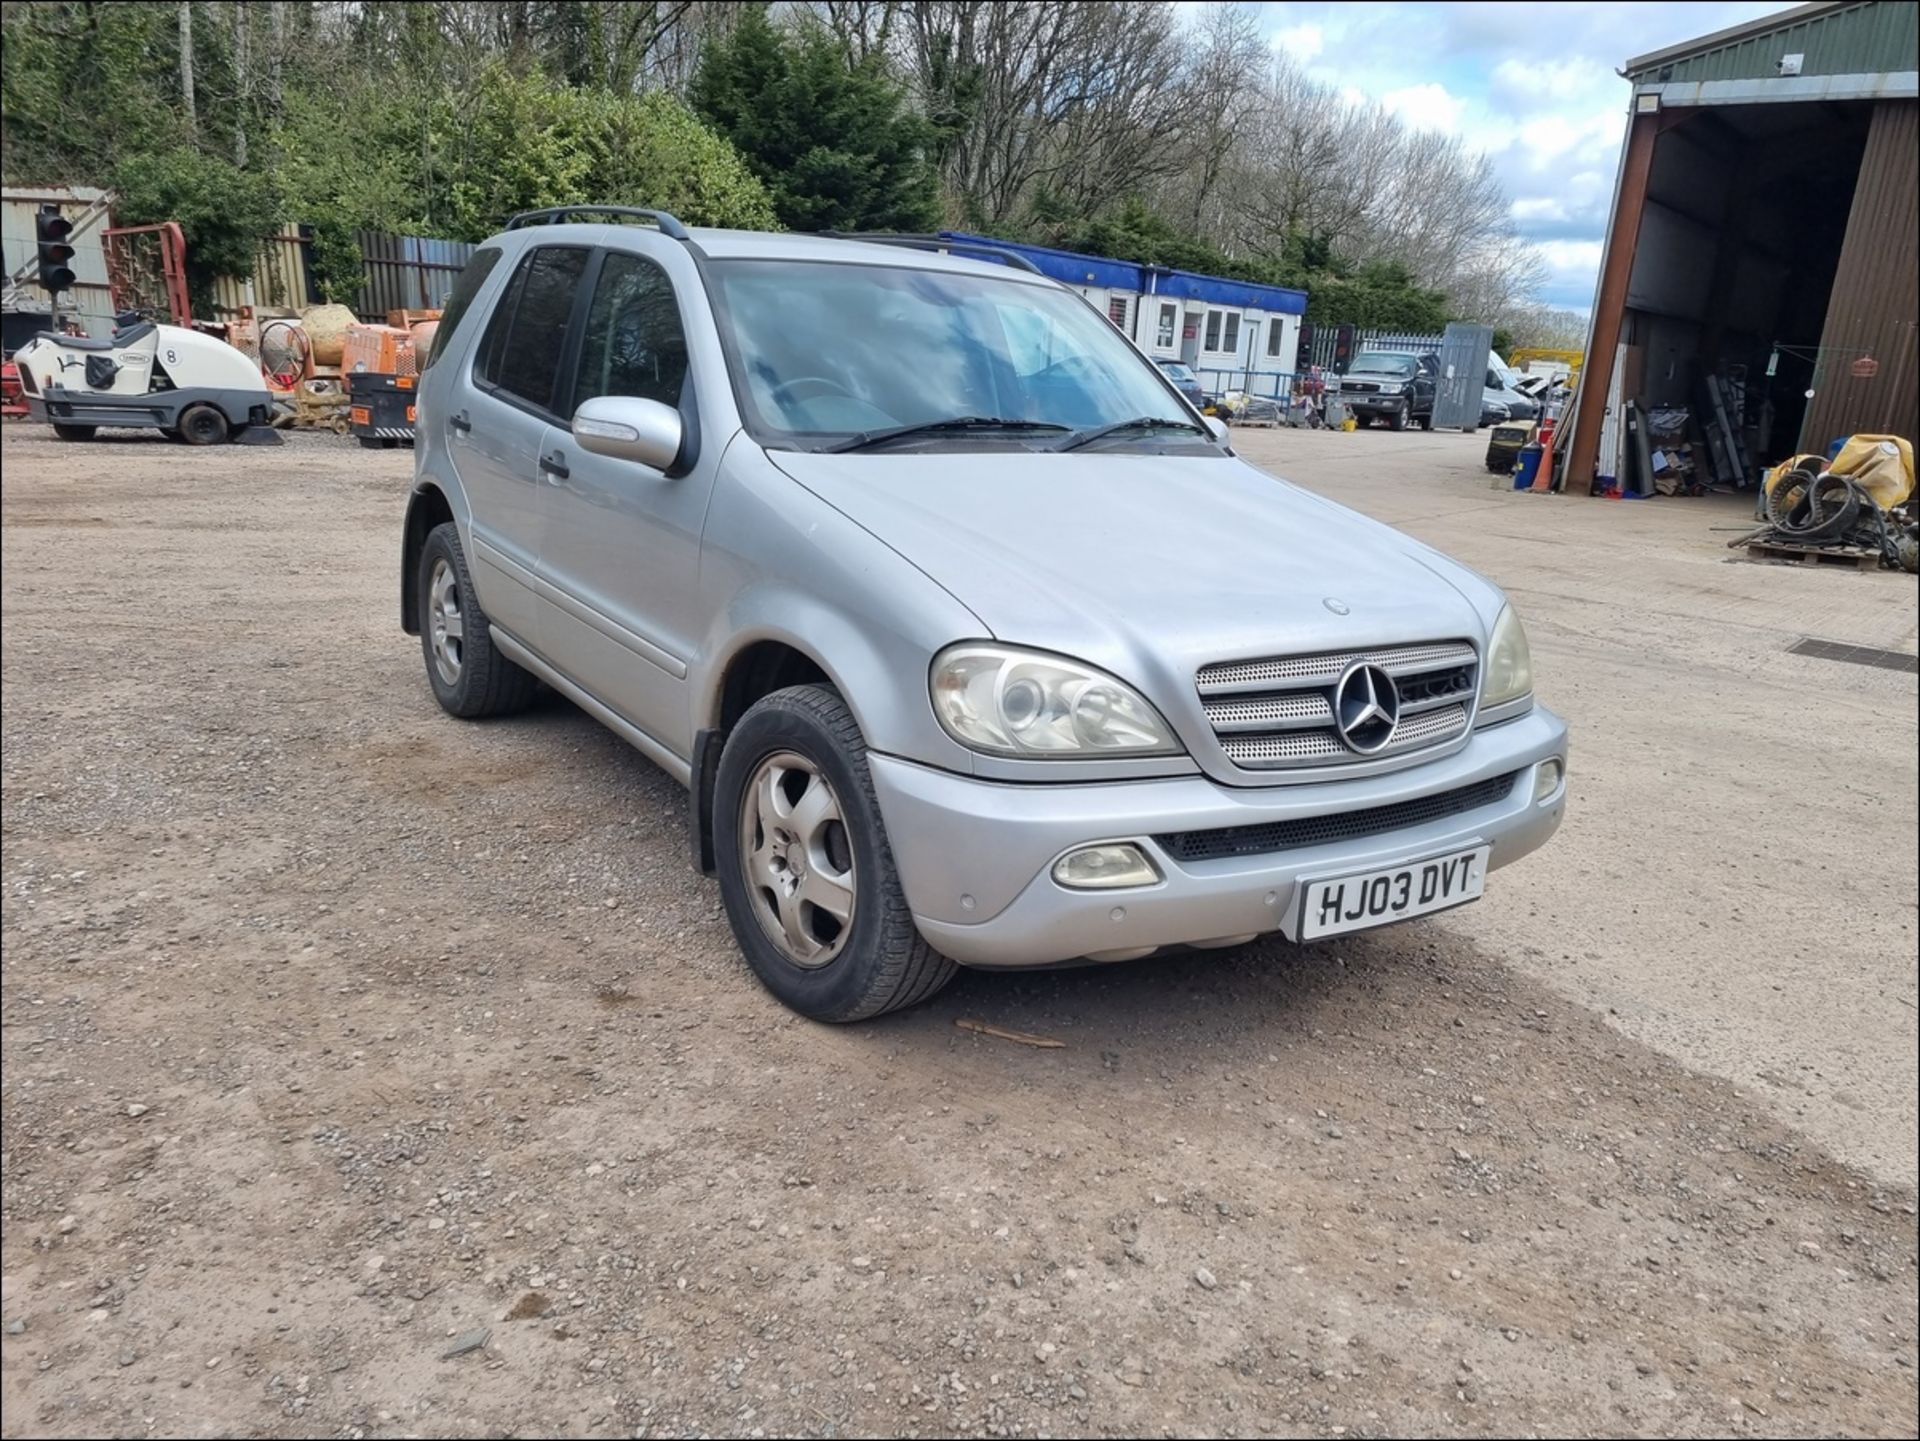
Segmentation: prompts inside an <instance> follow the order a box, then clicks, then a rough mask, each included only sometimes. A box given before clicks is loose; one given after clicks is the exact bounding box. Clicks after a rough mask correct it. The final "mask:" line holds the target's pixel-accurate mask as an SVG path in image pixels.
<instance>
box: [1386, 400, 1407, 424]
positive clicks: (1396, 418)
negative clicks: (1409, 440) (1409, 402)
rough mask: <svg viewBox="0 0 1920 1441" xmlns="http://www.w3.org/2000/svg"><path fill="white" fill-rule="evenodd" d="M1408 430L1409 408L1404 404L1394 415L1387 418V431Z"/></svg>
mask: <svg viewBox="0 0 1920 1441" xmlns="http://www.w3.org/2000/svg"><path fill="white" fill-rule="evenodd" d="M1406 428H1407V407H1406V406H1405V405H1404V404H1402V405H1401V407H1400V408H1399V409H1398V410H1396V411H1394V413H1393V414H1392V415H1389V416H1388V417H1387V429H1388V430H1405V429H1406Z"/></svg>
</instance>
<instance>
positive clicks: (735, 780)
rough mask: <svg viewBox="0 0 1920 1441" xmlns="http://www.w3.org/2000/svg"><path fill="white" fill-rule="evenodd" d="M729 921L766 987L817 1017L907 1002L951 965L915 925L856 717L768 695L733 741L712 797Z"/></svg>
mask: <svg viewBox="0 0 1920 1441" xmlns="http://www.w3.org/2000/svg"><path fill="white" fill-rule="evenodd" d="M714 822H715V831H716V835H715V844H714V855H715V859H716V860H717V861H718V863H719V871H720V894H721V896H722V898H723V899H724V900H725V902H726V907H727V919H728V921H729V922H730V923H731V924H732V926H733V934H734V938H735V940H737V941H738V942H739V944H740V949H741V950H742V951H743V952H744V953H745V954H746V957H747V963H748V964H749V965H750V966H752V967H753V971H754V974H755V975H757V976H758V977H759V978H760V982H761V984H762V985H764V986H766V988H767V989H768V990H769V991H772V992H773V994H774V995H775V996H777V997H778V998H779V999H780V1000H781V1001H782V1002H784V1003H785V1004H786V1005H788V1006H790V1007H792V1008H793V1009H794V1010H796V1011H798V1012H800V1014H801V1015H803V1016H810V1017H812V1018H813V1019H814V1020H817V1021H835V1022H844V1021H861V1020H866V1019H867V1018H868V1017H871V1016H877V1015H880V1014H882V1013H883V1012H886V1011H892V1010H898V1009H899V1008H900V1007H902V1006H911V1005H915V1004H917V1003H919V1002H920V1001H923V1000H925V999H927V997H929V996H931V995H933V994H934V993H935V992H936V991H938V990H939V989H940V988H941V987H942V986H944V985H946V984H947V982H948V981H950V980H952V979H953V975H954V972H955V970H956V969H957V967H956V966H955V965H954V963H953V962H952V961H950V960H948V959H947V958H946V957H945V956H942V955H940V954H939V953H938V952H937V951H935V950H934V949H933V948H932V947H931V946H929V945H928V944H927V943H926V942H925V941H924V940H922V939H921V937H920V933H919V931H918V930H917V929H916V928H915V926H914V923H913V914H912V912H911V911H910V910H909V909H908V907H907V898H906V893H905V892H904V891H903V890H902V888H901V885H900V877H899V874H898V872H897V871H896V870H895V868H894V863H893V851H892V848H891V847H890V846H889V844H888V842H887V834H886V827H885V825H884V824H883V823H882V821H881V819H880V807H879V804H878V802H877V801H876V800H875V798H874V790H873V777H872V775H871V773H870V772H869V771H868V769H867V747H866V742H865V740H864V739H863V738H862V737H861V734H860V727H859V725H858V723H857V722H856V721H855V720H854V718H853V712H852V711H851V710H849V709H848V708H847V703H846V702H845V701H844V700H842V699H841V698H840V696H839V694H838V693H837V692H835V691H833V690H830V689H828V688H827V687H825V686H818V685H805V686H792V687H789V688H788V689H786V690H780V691H775V692H774V693H773V694H772V695H770V696H767V697H766V698H765V699H763V700H761V701H760V702H759V703H758V704H757V705H755V706H754V707H753V708H752V709H751V710H749V711H748V712H747V713H746V715H745V716H744V717H742V718H741V721H740V723H739V724H738V725H737V726H735V727H734V729H733V733H732V734H731V735H730V736H728V738H727V744H726V749H725V750H724V751H723V752H722V753H721V756H720V772H719V775H718V777H717V782H716V785H715V787H714Z"/></svg>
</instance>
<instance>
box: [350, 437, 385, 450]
mask: <svg viewBox="0 0 1920 1441" xmlns="http://www.w3.org/2000/svg"><path fill="white" fill-rule="evenodd" d="M354 439H355V440H357V441H359V442H360V448H361V449H362V450H382V449H384V448H385V447H386V444H387V443H386V442H385V441H384V440H382V439H381V438H380V437H379V436H377V435H357V436H355V437H354Z"/></svg>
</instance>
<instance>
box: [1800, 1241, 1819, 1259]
mask: <svg viewBox="0 0 1920 1441" xmlns="http://www.w3.org/2000/svg"><path fill="white" fill-rule="evenodd" d="M1794 1249H1795V1250H1797V1251H1799V1253H1800V1254H1801V1255H1802V1256H1818V1255H1819V1254H1820V1243H1819V1242H1818V1241H1802V1242H1801V1243H1800V1244H1799V1245H1798V1246H1796V1247H1795V1248H1794Z"/></svg>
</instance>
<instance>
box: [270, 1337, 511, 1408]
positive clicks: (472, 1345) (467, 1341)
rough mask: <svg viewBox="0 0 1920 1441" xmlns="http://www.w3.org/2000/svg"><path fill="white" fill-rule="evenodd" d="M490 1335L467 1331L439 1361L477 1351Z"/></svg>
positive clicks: (444, 1352)
mask: <svg viewBox="0 0 1920 1441" xmlns="http://www.w3.org/2000/svg"><path fill="white" fill-rule="evenodd" d="M492 1334H493V1329H492V1328H491V1327H489V1326H481V1327H479V1328H478V1329H477V1330H473V1331H468V1332H465V1333H464V1334H462V1335H459V1336H456V1337H454V1339H453V1344H452V1345H450V1346H448V1347H447V1349H446V1350H444V1351H442V1352H441V1353H440V1359H441V1360H442V1361H451V1360H452V1359H453V1358H454V1357H455V1356H464V1355H466V1354H467V1352H469V1351H478V1350H479V1349H480V1348H481V1347H482V1346H484V1345H486V1344H487V1337H489V1336H491V1335H492ZM306 1380H307V1378H306V1377H304V1376H302V1377H301V1378H300V1383H301V1384H300V1390H301V1391H302V1392H304V1391H305V1390H306V1389H307V1388H306Z"/></svg>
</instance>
